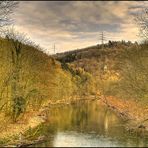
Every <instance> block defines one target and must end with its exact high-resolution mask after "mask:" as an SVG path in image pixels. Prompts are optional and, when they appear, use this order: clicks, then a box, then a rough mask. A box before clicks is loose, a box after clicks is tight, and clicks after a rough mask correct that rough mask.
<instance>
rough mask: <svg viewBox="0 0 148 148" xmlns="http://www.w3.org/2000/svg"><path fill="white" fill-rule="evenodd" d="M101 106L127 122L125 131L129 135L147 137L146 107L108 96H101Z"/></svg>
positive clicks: (147, 120) (147, 119)
mask: <svg viewBox="0 0 148 148" xmlns="http://www.w3.org/2000/svg"><path fill="white" fill-rule="evenodd" d="M100 100H101V101H102V103H103V104H105V105H107V106H108V107H109V108H110V109H111V110H113V111H114V112H115V113H116V114H117V115H118V116H120V117H121V118H123V119H124V120H126V121H127V124H126V125H125V129H126V130H127V131H129V132H130V133H136V134H137V135H140V136H148V107H147V106H144V105H143V104H141V103H138V102H135V101H134V100H123V99H119V98H115V97H112V96H108V97H106V98H104V97H103V96H101V99H100Z"/></svg>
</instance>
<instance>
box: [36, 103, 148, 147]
mask: <svg viewBox="0 0 148 148" xmlns="http://www.w3.org/2000/svg"><path fill="white" fill-rule="evenodd" d="M124 124H125V123H124V122H123V121H122V120H121V119H119V118H118V117H117V116H116V115H115V114H114V113H113V112H111V111H110V110H108V109H107V108H105V107H103V106H101V105H100V104H99V101H93V102H89V101H85V102H84V101H82V102H79V103H77V104H75V105H71V106H65V107H59V108H51V109H50V114H49V122H48V123H47V125H46V126H45V127H46V128H45V133H46V136H47V137H48V141H47V142H45V143H43V144H41V145H36V146H56V147H57V146H59V147H62V146H66V147H67V146H71V147H72V146H75V147H76V146H112V147H113V146H118V147H119V146H140V147H142V146H148V142H147V141H148V139H143V138H136V137H132V136H131V135H129V134H128V133H127V132H125V130H124V127H123V126H124Z"/></svg>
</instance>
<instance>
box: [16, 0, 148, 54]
mask: <svg viewBox="0 0 148 148" xmlns="http://www.w3.org/2000/svg"><path fill="white" fill-rule="evenodd" d="M146 6H148V2H147V1H145V2H143V1H69V2H68V1H59V2H58V1H21V2H20V4H19V7H18V8H17V11H16V12H15V14H14V20H15V21H14V22H15V26H16V28H18V30H20V31H21V32H24V33H26V34H27V35H28V36H29V37H30V38H31V39H32V40H33V41H35V42H36V43H37V44H40V46H41V47H43V48H46V49H47V50H49V52H50V53H53V49H52V48H53V44H54V43H55V44H56V52H63V51H66V50H72V49H77V48H81V47H87V46H91V45H96V44H98V43H100V39H99V36H100V35H99V34H100V33H101V32H102V31H104V35H105V37H106V39H107V41H108V40H122V39H123V40H131V41H136V40H137V41H138V40H139V37H138V28H137V26H136V25H135V24H134V21H133V15H135V14H137V13H138V12H139V11H140V10H141V9H142V8H143V7H146Z"/></svg>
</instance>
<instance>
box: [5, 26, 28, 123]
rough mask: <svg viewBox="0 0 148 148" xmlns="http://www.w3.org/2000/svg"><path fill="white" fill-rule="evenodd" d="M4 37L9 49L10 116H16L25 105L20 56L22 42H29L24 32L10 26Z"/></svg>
mask: <svg viewBox="0 0 148 148" xmlns="http://www.w3.org/2000/svg"><path fill="white" fill-rule="evenodd" d="M6 39H7V41H8V43H9V45H10V47H9V49H10V50H11V51H10V53H11V63H12V65H11V68H12V72H11V101H12V117H13V120H14V121H16V118H17V117H18V116H19V114H20V113H22V112H23V107H24V105H25V98H24V96H23V93H22V86H21V80H20V77H21V75H20V72H21V58H22V50H23V48H24V44H27V43H29V39H28V38H26V36H25V34H23V33H19V32H17V31H16V30H15V29H14V28H10V29H9V30H7V32H6Z"/></svg>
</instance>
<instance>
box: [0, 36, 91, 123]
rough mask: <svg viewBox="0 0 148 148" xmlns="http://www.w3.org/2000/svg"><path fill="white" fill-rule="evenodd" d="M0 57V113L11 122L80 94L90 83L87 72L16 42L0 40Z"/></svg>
mask: <svg viewBox="0 0 148 148" xmlns="http://www.w3.org/2000/svg"><path fill="white" fill-rule="evenodd" d="M14 45H17V46H14ZM0 55H1V57H0V58H1V60H0V98H1V99H0V111H1V113H4V114H5V115H9V116H10V117H12V118H13V120H14V121H15V120H16V119H17V118H18V117H19V116H20V115H21V114H22V113H25V112H26V111H29V110H36V109H37V110H38V109H39V108H40V107H42V105H44V104H47V103H49V102H50V101H52V102H56V101H57V100H62V99H64V100H65V101H66V100H67V99H71V98H70V97H72V96H73V98H74V96H76V95H81V94H83V93H84V92H87V91H86V89H87V85H88V84H89V83H91V76H90V75H89V74H88V73H86V72H84V71H81V69H72V68H70V67H68V69H66V68H64V67H62V66H61V63H60V62H58V61H56V60H55V59H54V58H53V57H50V56H48V55H46V54H45V53H43V52H42V51H40V50H39V49H38V48H37V47H34V46H31V45H25V44H22V43H21V44H20V43H19V42H18V41H17V40H9V41H8V40H7V39H3V38H1V40H0ZM73 98H72V99H73ZM72 99H71V100H72ZM2 120H3V118H2Z"/></svg>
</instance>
